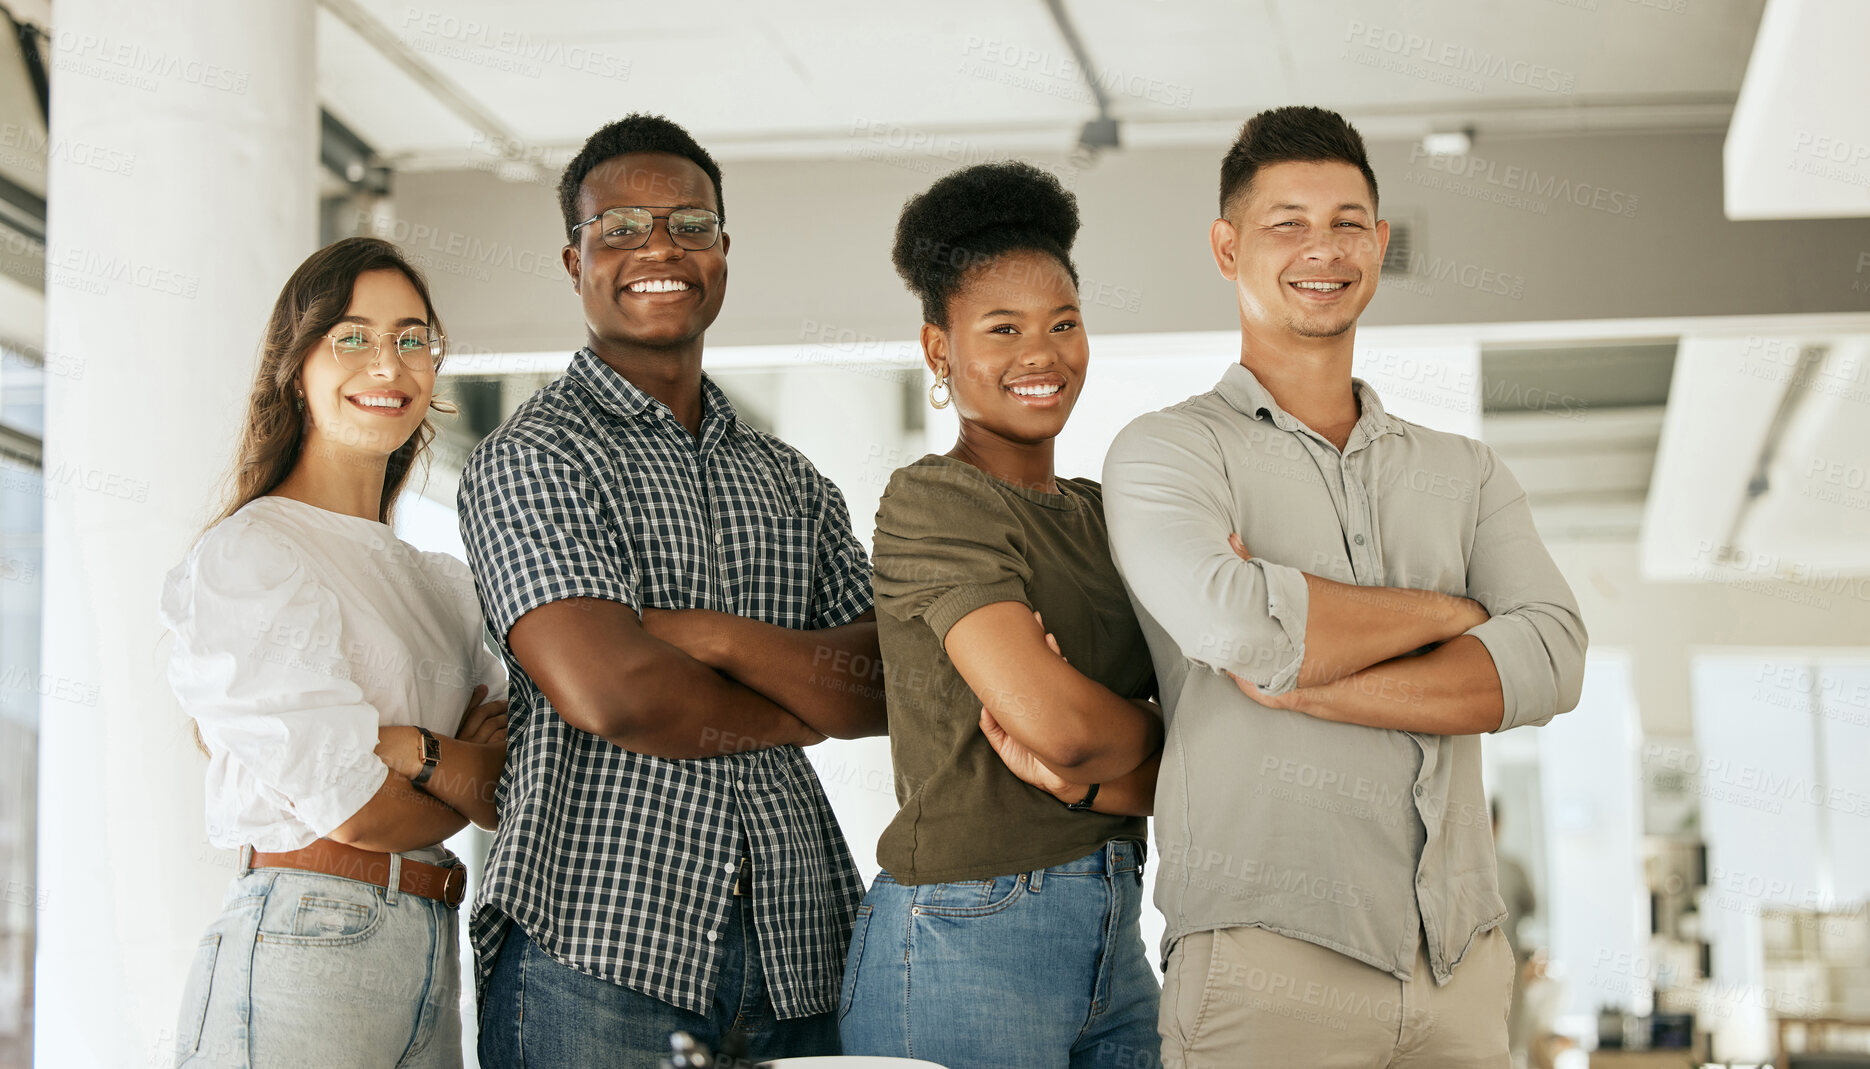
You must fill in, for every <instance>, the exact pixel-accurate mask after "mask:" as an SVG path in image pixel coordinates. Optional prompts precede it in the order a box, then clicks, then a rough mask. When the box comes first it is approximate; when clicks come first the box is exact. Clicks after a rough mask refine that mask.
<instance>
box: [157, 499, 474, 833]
mask: <svg viewBox="0 0 1870 1069" xmlns="http://www.w3.org/2000/svg"><path fill="white" fill-rule="evenodd" d="M161 616H162V622H163V624H164V625H165V626H166V627H168V628H169V630H171V631H173V632H174V633H175V646H174V649H173V650H172V652H171V654H170V658H169V685H170V686H171V687H173V688H174V689H175V695H176V697H177V698H178V699H180V700H181V703H182V709H183V711H184V712H186V713H187V714H188V715H189V716H191V717H194V718H195V722H196V724H198V725H199V726H200V730H201V739H202V742H203V743H204V744H206V746H207V748H208V751H209V754H210V757H209V759H208V773H207V811H208V814H207V815H208V840H209V841H210V842H211V843H213V844H214V845H215V846H216V847H221V848H229V847H237V846H240V845H241V844H243V843H251V844H252V845H253V847H254V848H255V849H256V850H264V851H281V850H297V849H299V848H300V847H303V846H307V845H310V844H311V843H312V841H313V840H315V839H318V838H320V837H323V836H325V835H328V834H330V833H331V831H332V829H334V828H336V827H337V826H338V825H340V824H342V823H344V822H345V821H346V820H348V819H350V817H351V816H352V815H353V814H355V813H356V812H357V811H358V810H360V809H362V808H363V806H364V804H365V803H366V802H368V801H369V800H370V798H371V796H373V795H374V794H376V792H377V789H378V788H380V787H381V786H382V785H383V781H384V779H385V778H386V777H387V776H388V774H389V768H388V766H387V765H385V764H384V763H383V761H382V759H381V758H379V757H377V755H376V753H375V750H376V745H377V728H378V727H380V726H385V725H418V726H421V727H425V728H428V729H429V730H430V731H433V732H435V733H436V734H437V735H453V734H454V733H455V732H456V731H457V730H458V729H459V728H460V726H461V720H462V717H463V716H464V714H465V713H466V712H467V703H468V698H469V697H470V696H472V694H473V691H474V687H475V686H476V685H477V684H480V683H485V684H487V689H488V695H487V697H486V699H484V700H486V701H494V700H496V699H500V698H504V697H506V690H507V686H506V672H505V669H504V668H503V666H502V665H501V662H500V659H499V658H498V657H496V656H495V655H494V654H492V653H491V652H489V651H488V649H487V647H486V645H485V643H484V642H483V641H482V638H481V635H482V624H481V615H480V604H479V603H478V602H477V601H476V600H475V596H474V580H473V577H472V575H471V574H470V573H469V571H468V568H467V565H465V564H463V563H461V562H460V561H459V560H456V559H455V558H454V557H451V556H449V555H448V554H446V553H425V552H423V551H421V550H418V549H416V548H415V547H414V546H411V545H409V544H408V543H406V542H403V541H400V540H399V539H397V537H396V536H395V534H394V533H392V532H391V530H390V528H389V527H388V526H387V525H386V524H381V523H377V522H375V521H373V520H366V519H362V518H360V517H357V516H347V515H345V514H343V513H338V512H332V511H329V510H327V509H322V508H319V507H317V506H315V505H308V504H306V503H304V502H302V501H295V500H293V499H291V498H286V497H276V496H273V497H261V498H258V499H256V500H254V501H252V502H251V503H249V504H247V505H246V506H245V507H243V508H241V509H240V511H238V512H236V513H234V514H233V515H232V516H229V517H228V518H227V519H226V520H224V521H222V522H221V523H218V524H216V525H215V526H214V527H213V528H211V529H210V530H209V531H208V532H207V533H206V534H204V535H202V537H201V540H200V541H198V542H197V543H196V544H195V546H194V548H193V549H191V550H190V551H189V554H188V557H187V559H186V560H184V561H183V562H182V563H181V564H178V565H176V566H175V568H173V569H172V570H170V572H169V574H168V577H167V579H166V580H165V581H164V583H163V589H162V608H161Z"/></svg>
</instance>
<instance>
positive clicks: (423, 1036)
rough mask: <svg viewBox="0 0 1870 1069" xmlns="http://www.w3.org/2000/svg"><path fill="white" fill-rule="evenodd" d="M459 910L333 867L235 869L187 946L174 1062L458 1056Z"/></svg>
mask: <svg viewBox="0 0 1870 1069" xmlns="http://www.w3.org/2000/svg"><path fill="white" fill-rule="evenodd" d="M245 860H246V854H245V852H244V851H243V852H242V863H243V867H244V864H245ZM392 882H394V881H392ZM456 923H457V920H456V911H455V910H453V909H450V908H448V906H447V905H445V904H444V903H441V902H437V901H435V900H433V899H428V898H421V897H419V896H416V895H411V894H404V893H402V892H400V891H397V892H392V891H388V890H386V889H385V888H382V887H378V886H375V885H373V884H368V883H362V882H360V881H357V880H349V879H345V878H344V877H342V876H327V875H325V874H323V873H317V872H298V871H294V870H290V869H252V870H247V871H243V873H242V874H241V875H238V876H236V877H234V879H233V882H232V883H231V884H229V886H228V889H227V897H226V898H225V899H223V901H222V906H221V915H220V916H219V917H218V918H216V919H215V921H214V923H213V924H210V925H209V926H208V931H207V933H206V934H205V935H203V936H202V937H201V943H200V944H199V945H198V946H197V948H196V950H195V962H194V966H193V968H192V969H190V971H189V974H188V983H187V985H186V986H185V987H184V989H183V992H182V1009H181V1014H180V1016H179V1017H178V1020H177V1025H176V1039H175V1064H176V1066H178V1067H181V1066H187V1067H188V1069H208V1067H210V1066H212V1067H215V1069H221V1067H228V1069H287V1067H299V1066H303V1067H305V1069H334V1067H337V1066H343V1067H345V1069H376V1067H383V1069H388V1067H391V1066H395V1067H399V1069H402V1067H407V1069H460V1066H461V1007H460V995H461V961H460V951H459V949H458V947H457V944H456Z"/></svg>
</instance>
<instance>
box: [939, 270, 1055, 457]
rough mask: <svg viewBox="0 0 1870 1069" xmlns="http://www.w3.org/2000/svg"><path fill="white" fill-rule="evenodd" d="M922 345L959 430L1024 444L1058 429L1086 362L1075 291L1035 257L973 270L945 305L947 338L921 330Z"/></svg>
mask: <svg viewBox="0 0 1870 1069" xmlns="http://www.w3.org/2000/svg"><path fill="white" fill-rule="evenodd" d="M922 342H923V352H924V354H925V357H926V359H927V360H928V364H929V368H930V369H931V370H933V371H935V372H936V373H937V374H940V373H941V372H942V371H944V370H945V371H946V372H947V374H948V376H949V380H948V383H949V388H950V390H951V391H952V396H953V398H954V406H955V412H956V413H957V414H958V415H959V416H960V417H961V419H962V421H963V422H964V423H970V424H973V425H974V426H975V428H977V429H978V430H983V431H986V432H988V433H990V434H992V435H994V436H996V437H999V438H1003V439H1006V440H1008V441H1012V442H1020V443H1028V444H1030V443H1036V442H1041V441H1045V440H1047V439H1050V438H1055V437H1057V436H1058V433H1059V431H1061V430H1063V429H1064V427H1065V420H1066V419H1067V418H1068V417H1069V416H1070V415H1071V409H1072V405H1073V404H1075V403H1076V402H1077V400H1078V393H1079V391H1081V390H1082V389H1083V388H1084V373H1085V366H1086V364H1088V363H1089V362H1090V346H1089V345H1088V343H1087V342H1086V340H1085V334H1084V325H1083V323H1082V322H1081V321H1080V319H1079V314H1078V287H1077V286H1076V285H1074V284H1073V283H1072V281H1071V276H1070V275H1069V274H1067V273H1066V272H1065V268H1064V266H1063V265H1062V264H1060V263H1059V262H1058V260H1057V259H1056V258H1055V257H1052V256H1049V255H1047V254H1046V253H1042V252H1010V253H1007V254H1005V255H1003V256H998V257H995V258H994V259H993V260H991V261H989V262H988V263H986V264H983V265H981V266H980V267H978V268H976V269H974V271H972V272H971V273H970V274H969V275H968V276H967V278H966V279H965V280H964V281H963V282H962V283H961V286H960V288H958V289H957V290H955V292H954V295H953V296H952V297H950V298H949V300H948V327H947V329H945V330H944V329H942V328H940V327H936V326H935V325H933V324H924V325H923V327H922Z"/></svg>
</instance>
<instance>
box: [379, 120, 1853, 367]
mask: <svg viewBox="0 0 1870 1069" xmlns="http://www.w3.org/2000/svg"><path fill="white" fill-rule="evenodd" d="M1721 140H1722V139H1721V136H1720V135H1719V134H1718V133H1697V134H1674V135H1654V134H1614V135H1599V136H1589V137H1583V136H1580V137H1563V138H1520V139H1509V140H1497V141H1491V142H1490V141H1488V140H1485V139H1483V140H1482V141H1481V142H1480V143H1479V144H1477V146H1476V149H1475V153H1474V154H1473V155H1472V156H1470V157H1468V158H1467V159H1468V164H1467V165H1468V166H1479V165H1480V164H1478V163H1476V161H1484V163H1485V164H1490V165H1491V169H1484V170H1482V171H1481V172H1480V173H1477V174H1475V175H1474V176H1472V177H1470V178H1468V179H1467V180H1466V181H1467V183H1468V188H1467V190H1465V191H1463V192H1451V191H1450V190H1449V189H1448V188H1447V186H1448V184H1449V183H1450V182H1451V181H1453V180H1454V178H1455V176H1454V175H1451V174H1450V173H1448V172H1447V171H1446V170H1445V169H1438V168H1435V167H1431V166H1429V164H1428V162H1427V161H1425V160H1421V159H1417V160H1415V161H1413V162H1412V160H1411V154H1412V146H1411V145H1410V144H1406V143H1381V144H1376V145H1373V147H1372V162H1373V164H1374V166H1375V168H1376V170H1377V178H1378V181H1379V183H1381V186H1382V193H1383V211H1384V214H1385V215H1387V216H1389V217H1391V218H1393V219H1397V220H1403V219H1406V220H1409V221H1411V222H1412V223H1414V225H1415V227H1416V238H1417V253H1418V259H1417V266H1418V268H1420V269H1424V270H1426V271H1428V272H1429V276H1428V277H1424V276H1423V275H1421V274H1417V275H1416V276H1412V277H1401V278H1399V277H1396V276H1393V275H1392V276H1386V279H1385V282H1384V289H1383V291H1382V292H1380V293H1379V294H1378V296H1377V298H1376V301H1375V303H1374V304H1373V305H1372V306H1371V309H1370V311H1369V312H1368V313H1367V315H1366V322H1368V323H1371V324H1404V323H1410V324H1413V323H1465V322H1504V321H1539V320H1553V319H1605V318H1624V317H1636V316H1691V315H1736V314H1755V313H1759V314H1765V313H1792V312H1836V311H1863V310H1866V309H1870V272H1866V271H1863V270H1861V269H1860V263H1861V262H1862V259H1863V257H1864V256H1865V254H1866V253H1867V252H1870V220H1846V221H1798V222H1748V223H1730V222H1727V221H1726V220H1725V219H1723V218H1722V216H1721V208H1720V204H1721ZM860 147H861V148H863V149H864V150H866V153H867V154H866V155H864V156H852V157H847V158H842V159H832V160H814V161H795V162H781V161H758V160H754V161H729V162H728V163H726V164H725V165H724V168H725V171H726V179H725V184H726V194H727V209H728V212H727V214H728V230H729V232H730V233H731V234H732V235H733V237H734V245H733V253H732V257H731V263H732V267H733V273H732V279H733V282H732V286H731V293H730V294H729V299H728V301H727V304H726V308H725V310H724V311H723V313H722V316H721V319H720V322H719V323H718V324H717V325H716V327H715V329H714V331H713V333H712V335H711V340H712V341H714V342H715V343H717V344H782V343H789V342H797V341H801V340H804V339H803V338H802V335H804V334H808V333H815V332H816V331H818V330H819V329H820V327H821V325H822V326H823V327H825V328H829V329H830V330H833V331H842V332H845V334H844V336H845V337H846V338H849V337H853V336H855V337H860V338H861V337H864V336H872V337H878V338H908V337H910V336H912V335H913V333H914V330H915V327H916V325H917V324H918V322H919V320H918V313H917V310H916V305H915V302H914V301H913V300H912V299H911V298H910V297H909V295H908V294H907V293H906V292H905V291H904V290H903V288H902V285H901V283H900V282H899V281H898V280H897V278H896V277H895V274H894V272H893V271H892V270H891V268H890V264H889V245H890V237H891V233H892V230H893V227H894V225H895V221H896V214H897V212H898V210H899V209H900V207H901V205H902V202H903V201H904V199H905V198H907V197H909V196H910V195H911V194H913V193H915V192H917V191H919V190H921V189H923V188H925V187H926V186H927V185H928V184H929V183H930V182H931V181H933V180H934V178H935V177H937V176H938V175H939V174H941V173H944V172H945V171H946V170H949V169H951V168H952V167H954V166H955V165H956V164H957V163H958V162H965V161H954V162H951V161H946V160H937V159H929V158H921V157H913V158H911V157H901V156H891V155H889V151H890V150H889V149H888V147H887V146H884V145H870V144H867V143H864V144H861V145H860ZM871 150H874V151H871ZM1220 153H1221V147H1220V146H1215V147H1214V148H1212V149H1199V150H1196V149H1175V150H1137V151H1129V152H1122V153H1117V154H1114V155H1111V156H1107V157H1106V158H1105V159H1104V160H1102V161H1100V162H1099V163H1097V164H1096V165H1095V166H1094V167H1091V168H1090V169H1087V170H1083V171H1077V170H1074V169H1072V168H1070V167H1069V166H1068V165H1066V164H1064V163H1063V161H1062V160H1060V159H1051V160H1047V159H1043V158H1036V159H1035V162H1038V163H1040V164H1041V165H1044V166H1048V167H1053V168H1055V169H1059V170H1061V173H1062V174H1063V175H1064V177H1065V178H1066V180H1067V182H1068V184H1069V185H1071V186H1072V187H1073V188H1074V189H1075V190H1076V192H1077V193H1078V196H1079V199H1080V202H1081V205H1082V208H1083V212H1084V217H1085V228H1084V232H1083V234H1082V236H1081V238H1080V240H1079V244H1078V249H1077V260H1078V267H1079V270H1080V273H1081V274H1082V275H1083V277H1084V279H1085V281H1086V286H1085V298H1086V304H1087V309H1088V312H1087V323H1088V325H1089V326H1090V328H1091V329H1092V330H1093V331H1103V332H1111V333H1131V332H1144V331H1176V330H1226V329H1230V328H1232V326H1233V324H1234V312H1233V302H1232V300H1231V299H1230V298H1229V294H1228V292H1227V289H1226V284H1225V283H1224V282H1223V281H1221V280H1220V279H1219V277H1218V276H1217V275H1216V274H1215V272H1214V270H1213V267H1212V264H1211V262H1210V261H1209V258H1208V252H1207V247H1206V233H1207V225H1208V222H1209V220H1210V219H1211V218H1212V217H1213V213H1214V210H1215V209H1214V200H1215V196H1216V190H1215V187H1216V181H1217V173H1218V172H1217V169H1218V160H1219V157H1220ZM983 155H985V154H983ZM872 157H881V158H872ZM555 181H556V176H547V177H546V178H545V179H543V180H541V181H540V182H538V183H509V182H502V181H500V180H498V179H496V178H494V177H493V176H492V175H490V174H488V173H486V172H482V171H464V172H449V173H427V174H405V175H400V176H398V178H397V182H396V198H395V201H394V204H393V207H394V210H395V212H396V214H397V217H398V222H397V224H396V226H395V228H394V230H393V231H392V232H391V233H390V236H392V237H394V238H396V239H397V240H399V241H401V242H403V243H404V244H406V245H408V246H410V247H411V248H412V249H413V251H414V252H415V253H416V254H417V255H418V256H419V257H421V258H423V259H424V261H425V262H426V263H427V264H428V265H429V268H430V272H431V275H432V276H433V279H434V282H435V284H436V290H437V299H438V300H439V302H440V304H441V310H442V313H443V315H444V316H445V317H446V318H447V320H448V323H449V333H450V335H451V336H452V337H453V338H454V339H456V340H457V341H458V342H460V343H461V344H462V345H464V346H466V347H469V348H471V349H475V350H483V351H484V350H492V351H538V350H562V349H568V348H573V347H575V346H576V345H577V344H578V343H579V341H580V339H581V337H582V326H581V324H580V320H579V314H578V306H577V304H576V302H575V300H574V298H573V295H572V293H571V288H570V286H569V284H568V282H567V281H566V280H565V278H564V275H563V272H562V270H561V269H560V268H559V266H558V249H559V246H560V245H561V244H562V242H563V237H562V226H561V223H560V220H559V217H558V210H557V204H556V195H555V191H554V188H553V183H554V182H555ZM1474 191H1478V192H1481V193H1484V194H1485V195H1486V196H1487V197H1488V198H1496V197H1497V198H1503V199H1504V198H1510V197H1517V198H1518V202H1517V203H1515V202H1513V201H1511V200H1507V201H1506V202H1505V203H1500V202H1496V201H1495V200H1494V199H1481V198H1479V197H1476V196H1473V195H1464V194H1465V193H1469V192H1474ZM1569 198H1575V199H1576V201H1582V202H1583V206H1581V205H1580V204H1579V203H1576V202H1574V200H1573V199H1569ZM1592 204H1595V205H1596V206H1595V207H1593V206H1590V205H1592ZM1501 290H1505V291H1508V292H1505V293H1502V292H1499V291H1501Z"/></svg>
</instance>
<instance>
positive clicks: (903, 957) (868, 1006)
mask: <svg viewBox="0 0 1870 1069" xmlns="http://www.w3.org/2000/svg"><path fill="white" fill-rule="evenodd" d="M1142 903H1143V872H1142V844H1140V843H1137V842H1133V841H1129V840H1124V841H1119V842H1114V843H1109V844H1107V845H1105V846H1104V847H1102V848H1101V849H1099V850H1098V851H1097V852H1096V853H1093V854H1088V855H1086V856H1084V857H1082V858H1079V859H1078V860H1076V861H1069V862H1066V863H1065V864H1063V865H1054V866H1053V867H1051V868H1049V869H1040V870H1037V871H1034V872H1020V873H1014V874H1012V875H1010V876H1000V877H997V878H995V879H992V880H969V881H963V882H959V883H933V884H923V885H921V886H917V887H907V886H904V885H902V884H899V883H897V882H896V881H895V880H894V879H892V878H891V877H890V874H889V873H887V872H884V873H880V874H878V876H877V880H876V883H875V884H873V885H872V886H871V888H870V893H869V894H867V895H865V896H864V902H863V905H861V906H859V907H858V908H857V922H856V925H855V927H853V928H852V930H851V949H850V954H849V956H848V957H847V958H846V960H845V965H844V993H843V997H842V999H841V1000H840V1002H839V1006H838V1013H839V1026H838V1028H839V1033H840V1034H841V1036H842V1038H843V1040H844V1053H846V1054H872V1055H886V1056H894V1057H898V1058H924V1059H927V1060H929V1061H932V1062H937V1063H939V1064H941V1065H944V1066H947V1067H948V1069H1007V1067H1009V1066H1018V1067H1019V1069H1087V1067H1091V1066H1096V1067H1099V1069H1117V1067H1123V1069H1143V1067H1151V1066H1156V1065H1159V1064H1161V1063H1160V1060H1159V1058H1160V1050H1161V1041H1160V1039H1159V1038H1158V1037H1157V1035H1156V1008H1157V1003H1158V1001H1159V999H1160V997H1161V988H1160V986H1159V985H1158V984H1157V983H1156V975H1155V972H1154V971H1153V970H1152V969H1151V968H1150V967H1149V959H1148V957H1147V956H1146V955H1145V954H1144V952H1143V937H1142V932H1141V929H1140V927H1139V925H1140V923H1141V918H1142Z"/></svg>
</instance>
